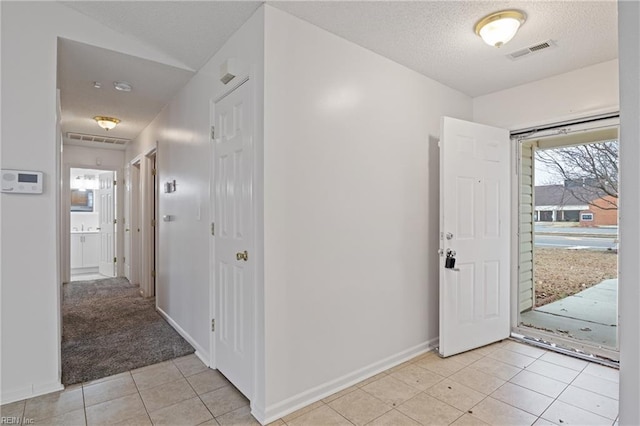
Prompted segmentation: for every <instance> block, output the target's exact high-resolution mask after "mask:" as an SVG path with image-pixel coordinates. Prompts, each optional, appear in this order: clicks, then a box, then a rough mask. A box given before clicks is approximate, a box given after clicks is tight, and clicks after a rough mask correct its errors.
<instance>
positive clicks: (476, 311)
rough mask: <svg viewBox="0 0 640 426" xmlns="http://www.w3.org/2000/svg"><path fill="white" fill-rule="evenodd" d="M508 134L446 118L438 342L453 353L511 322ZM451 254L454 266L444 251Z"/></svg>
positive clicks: (500, 333)
mask: <svg viewBox="0 0 640 426" xmlns="http://www.w3.org/2000/svg"><path fill="white" fill-rule="evenodd" d="M509 153H510V149H509V132H508V131H507V130H504V129H498V128H495V127H490V126H485V125H480V124H476V123H471V122H467V121H463V120H457V119H453V118H449V117H444V118H443V120H442V127H441V139H440V232H441V235H440V237H441V245H440V248H441V250H442V253H443V255H442V257H441V262H440V346H439V352H440V354H441V355H442V356H450V355H455V354H457V353H460V352H464V351H467V350H471V349H474V348H477V347H480V346H484V345H487V344H489V343H493V342H495V341H498V340H501V339H504V338H506V337H508V336H509V334H510V326H509V318H510V315H509V307H510V305H509V293H510V283H509V273H510V247H509V244H510V235H509V232H510V214H511V213H510V201H509V197H510V189H509V188H510V182H511V181H510V179H511V176H510V162H509ZM449 250H451V251H454V252H455V256H454V258H455V259H456V261H455V267H454V268H446V267H445V261H446V254H447V252H448V251H449Z"/></svg>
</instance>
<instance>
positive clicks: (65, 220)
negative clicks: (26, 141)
mask: <svg viewBox="0 0 640 426" xmlns="http://www.w3.org/2000/svg"><path fill="white" fill-rule="evenodd" d="M71 169H90V170H103V171H105V172H110V171H112V172H114V173H115V176H116V180H117V179H119V178H120V177H121V176H123V175H124V173H123V172H124V168H123V167H120V168H115V167H113V166H102V165H96V164H85V163H75V162H74V163H64V164H63V166H62V180H61V181H62V190H61V197H62V198H61V200H60V205H61V210H62V227H61V229H60V239H61V246H62V247H61V249H62V253H61V256H60V262H61V270H62V283H68V282H69V281H71ZM121 182H122V181H121ZM118 186H119V185H116V188H115V191H116V196H115V197H114V202H115V203H116V208H115V211H114V212H115V217H116V218H121V217H124V191H123V190H122V189H120V190H119V189H118ZM123 232H124V227H123V224H122V220H119V221H118V223H116V227H115V236H114V238H115V244H114V246H113V247H114V249H115V253H116V257H121V256H122V253H124V238H122V237H120V238H118V236H120V235H123ZM123 273H124V264H123V262H121V261H120V262H116V276H122V275H123ZM60 304H62V300H60Z"/></svg>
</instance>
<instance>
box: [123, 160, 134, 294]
mask: <svg viewBox="0 0 640 426" xmlns="http://www.w3.org/2000/svg"><path fill="white" fill-rule="evenodd" d="M131 197H132V191H131V166H130V165H127V166H125V168H124V217H123V220H124V260H123V262H124V276H125V277H126V278H127V279H128V280H129V282H130V283H133V282H134V281H133V276H132V273H131V272H132V271H131V216H132V215H131Z"/></svg>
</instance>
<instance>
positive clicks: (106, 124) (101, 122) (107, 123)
mask: <svg viewBox="0 0 640 426" xmlns="http://www.w3.org/2000/svg"><path fill="white" fill-rule="evenodd" d="M93 119H94V120H96V123H98V126H100V127H102V128H103V129H105V130H107V131H109V130H111V129H113V128H114V127H116V126H117V125H118V123H119V122H120V120H119V119H117V118H113V117H104V116H101V115H97V116H95V117H93Z"/></svg>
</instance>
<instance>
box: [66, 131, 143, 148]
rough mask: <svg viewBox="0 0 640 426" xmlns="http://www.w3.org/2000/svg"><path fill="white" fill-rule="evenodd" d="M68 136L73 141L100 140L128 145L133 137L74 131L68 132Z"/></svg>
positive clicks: (101, 141) (100, 141)
mask: <svg viewBox="0 0 640 426" xmlns="http://www.w3.org/2000/svg"><path fill="white" fill-rule="evenodd" d="M67 138H69V140H72V141H82V142H99V143H108V144H112V145H126V144H127V143H128V142H130V141H131V139H122V138H112V137H109V136H100V135H87V134H84V133H73V132H67Z"/></svg>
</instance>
